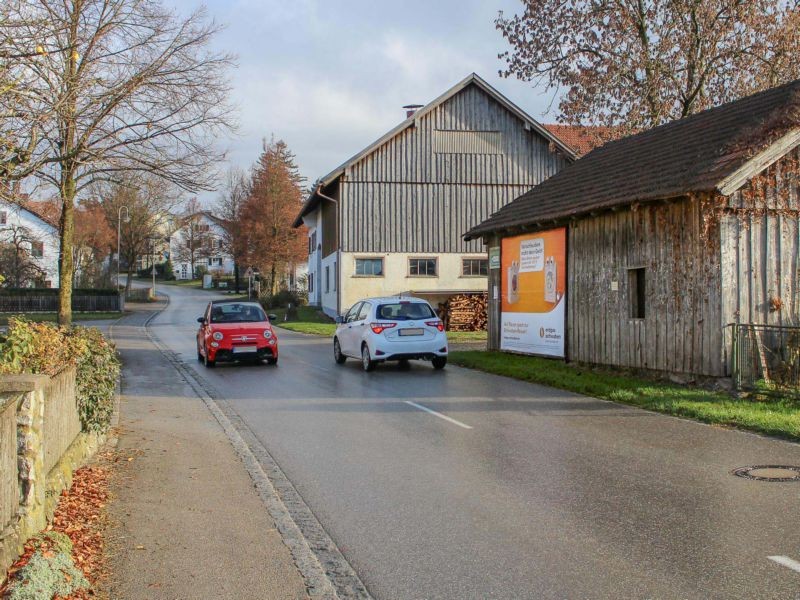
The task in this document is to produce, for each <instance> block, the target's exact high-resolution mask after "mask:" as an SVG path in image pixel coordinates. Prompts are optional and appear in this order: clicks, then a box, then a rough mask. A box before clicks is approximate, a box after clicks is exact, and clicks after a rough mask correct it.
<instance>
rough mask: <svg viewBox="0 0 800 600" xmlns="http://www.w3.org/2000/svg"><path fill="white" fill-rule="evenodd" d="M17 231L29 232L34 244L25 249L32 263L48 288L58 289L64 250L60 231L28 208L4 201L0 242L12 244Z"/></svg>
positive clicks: (0, 222)
mask: <svg viewBox="0 0 800 600" xmlns="http://www.w3.org/2000/svg"><path fill="white" fill-rule="evenodd" d="M15 228H17V229H18V230H19V229H22V228H24V229H25V230H26V232H27V233H26V237H28V238H29V239H30V240H31V241H30V242H24V247H25V249H26V250H27V251H28V252H29V253H30V255H31V260H32V261H33V262H34V263H35V264H36V265H37V266H38V267H39V268H40V269H42V270H43V271H44V273H45V277H44V285H45V287H54V288H55V287H58V284H59V277H58V256H59V249H60V247H61V242H60V240H59V236H58V228H57V227H55V226H53V225H51V224H50V223H48V222H47V221H45V220H44V219H43V218H42V217H40V216H39V215H37V214H36V213H34V212H32V211H31V210H29V209H27V208H24V207H22V206H20V205H18V204H14V203H11V202H6V201H3V200H0V241H2V242H5V243H8V242H10V241H11V239H12V237H13V235H14V229H15Z"/></svg>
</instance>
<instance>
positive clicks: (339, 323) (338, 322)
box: [335, 316, 344, 325]
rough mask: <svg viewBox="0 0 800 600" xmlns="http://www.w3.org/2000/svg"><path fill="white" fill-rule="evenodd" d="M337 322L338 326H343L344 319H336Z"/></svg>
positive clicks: (340, 317)
mask: <svg viewBox="0 0 800 600" xmlns="http://www.w3.org/2000/svg"><path fill="white" fill-rule="evenodd" d="M335 321H336V324H337V325H341V324H342V323H344V317H342V316H339V317H336V319H335Z"/></svg>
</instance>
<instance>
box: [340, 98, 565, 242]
mask: <svg viewBox="0 0 800 600" xmlns="http://www.w3.org/2000/svg"><path fill="white" fill-rule="evenodd" d="M443 130H447V131H497V132H499V133H500V139H501V147H502V153H486V154H478V153H474V152H466V151H464V152H456V151H455V150H454V152H452V153H451V152H447V153H444V152H434V151H433V148H434V138H435V137H436V131H443ZM467 149H468V148H467ZM456 150H457V149H456ZM566 163H567V159H566V158H564V157H563V156H562V155H560V154H559V153H557V152H555V151H553V150H551V149H550V147H549V142H548V141H547V140H546V139H545V138H543V137H542V136H540V135H539V134H538V133H535V132H533V131H528V130H526V129H525V128H524V123H523V122H522V121H520V119H519V118H517V117H516V116H515V115H513V114H512V113H510V112H508V111H507V110H506V109H505V108H504V107H503V106H502V105H501V104H499V103H498V102H496V101H495V100H494V99H492V98H491V97H490V96H489V95H488V94H486V93H485V92H484V91H483V90H481V89H480V88H478V87H477V86H474V85H472V86H468V87H467V88H465V89H464V90H462V91H461V92H459V93H458V94H456V95H455V96H453V97H452V98H451V99H449V100H448V101H446V102H444V103H443V104H442V105H440V106H439V107H437V108H436V109H435V110H433V111H431V112H430V113H428V114H426V115H424V116H422V117H420V119H419V122H418V124H417V125H416V126H414V127H409V128H408V129H406V130H405V131H404V132H402V133H400V134H398V135H397V136H395V137H394V138H393V139H392V140H390V141H388V142H387V143H386V144H384V145H383V146H382V147H380V148H378V149H377V150H376V151H375V152H373V153H372V154H370V155H369V156H366V157H364V158H363V159H362V160H361V161H359V162H358V163H356V164H355V165H353V166H352V167H351V168H350V169H349V170H348V172H347V173H345V175H344V176H343V178H342V199H341V207H340V208H341V213H340V214H341V215H342V218H341V221H340V239H341V244H342V250H344V251H346V252H463V253H474V252H483V251H484V248H483V245H482V243H481V241H480V240H474V241H472V242H469V243H467V242H464V241H463V239H462V236H463V234H464V233H465V232H466V231H467V230H468V229H469V228H471V227H472V226H474V225H476V224H478V223H480V222H481V221H483V220H484V219H486V218H487V217H488V216H490V215H491V214H492V213H494V212H495V211H497V210H499V209H500V208H501V207H502V206H505V205H506V204H508V203H509V202H510V201H511V200H513V199H514V198H516V197H517V196H519V195H521V194H523V193H525V192H527V191H528V190H529V189H530V188H531V187H533V186H534V185H536V184H538V183H540V182H542V181H543V180H544V179H546V178H547V177H550V176H551V175H553V174H555V173H556V172H557V171H558V170H560V169H561V168H563V167H564V166H565V165H566Z"/></svg>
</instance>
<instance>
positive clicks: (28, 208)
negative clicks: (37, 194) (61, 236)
mask: <svg viewBox="0 0 800 600" xmlns="http://www.w3.org/2000/svg"><path fill="white" fill-rule="evenodd" d="M32 204H35V202H33V201H31V200H25V201H22V202H11V201H9V200H3V199H0V205H4V206H8V207H9V208H11V209H12V210H13V209H16V210H21V211H25V212H26V213H28V214H29V215H30V216H32V217H34V218H35V219H37V220H38V221H41V222H42V223H44V224H45V225H46V226H47V227H50V228H51V229H54V230H58V221H55V220H54V219H52V218H50V217H49V216H48V215H46V214H45V213H44V212H40V211H39V210H37V208H36V207H34V206H32Z"/></svg>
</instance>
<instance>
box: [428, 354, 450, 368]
mask: <svg viewBox="0 0 800 600" xmlns="http://www.w3.org/2000/svg"><path fill="white" fill-rule="evenodd" d="M431 362H432V363H433V368H434V369H436V370H437V371H441V370H442V369H444V366H445V365H446V364H447V357H446V356H436V357H434V359H433V360H432V361H431Z"/></svg>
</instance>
